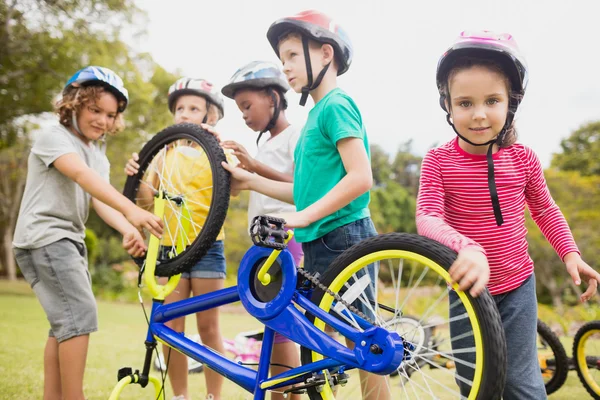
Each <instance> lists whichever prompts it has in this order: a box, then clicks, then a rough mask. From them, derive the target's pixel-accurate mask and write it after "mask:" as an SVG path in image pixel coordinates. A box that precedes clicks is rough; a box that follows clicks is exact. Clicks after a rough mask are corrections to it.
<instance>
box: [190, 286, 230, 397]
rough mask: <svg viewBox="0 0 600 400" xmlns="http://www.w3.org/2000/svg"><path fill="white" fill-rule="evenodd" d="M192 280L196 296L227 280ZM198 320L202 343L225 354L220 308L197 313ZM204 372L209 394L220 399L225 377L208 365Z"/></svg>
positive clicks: (215, 287)
mask: <svg viewBox="0 0 600 400" xmlns="http://www.w3.org/2000/svg"><path fill="white" fill-rule="evenodd" d="M191 281H192V292H193V293H194V296H199V295H201V294H204V293H209V292H214V291H215V290H219V289H222V288H223V286H224V282H225V281H224V280H223V279H209V278H192V279H191ZM196 322H197V324H198V333H199V334H200V338H201V339H202V343H203V344H205V345H207V346H208V347H210V348H211V349H213V350H215V351H216V352H218V353H220V354H225V347H224V346H223V337H222V336H221V328H220V326H219V309H218V308H213V309H211V310H206V311H202V312H199V313H197V314H196ZM204 374H205V378H206V392H207V394H209V395H211V394H212V396H213V399H214V400H220V399H221V389H222V387H223V380H224V378H223V377H222V376H221V375H220V374H218V373H217V372H215V371H213V370H212V369H210V368H208V367H207V368H206V369H205V370H204Z"/></svg>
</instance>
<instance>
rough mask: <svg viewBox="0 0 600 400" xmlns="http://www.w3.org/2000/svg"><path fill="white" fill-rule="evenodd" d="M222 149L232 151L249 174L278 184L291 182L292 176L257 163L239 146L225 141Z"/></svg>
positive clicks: (231, 141) (233, 142)
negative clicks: (252, 173) (254, 174)
mask: <svg viewBox="0 0 600 400" xmlns="http://www.w3.org/2000/svg"><path fill="white" fill-rule="evenodd" d="M223 148H225V149H231V150H233V155H234V156H236V157H237V158H238V160H240V163H241V164H242V165H243V166H244V169H245V170H247V171H250V172H254V173H256V174H258V175H260V176H262V177H265V178H267V179H271V180H274V181H279V182H293V181H294V176H293V175H290V174H284V173H283V172H279V171H277V170H276V169H273V168H271V167H269V166H268V165H266V164H263V163H262V162H260V161H258V160H257V159H255V158H254V157H252V156H251V155H250V153H248V150H246V148H245V147H244V146H242V145H241V144H239V143H237V142H235V141H233V140H227V141H225V142H223Z"/></svg>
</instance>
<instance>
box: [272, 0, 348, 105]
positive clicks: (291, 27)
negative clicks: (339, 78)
mask: <svg viewBox="0 0 600 400" xmlns="http://www.w3.org/2000/svg"><path fill="white" fill-rule="evenodd" d="M287 32H298V33H300V35H301V36H302V46H303V48H304V59H305V61H306V72H307V74H308V83H307V85H306V86H305V87H303V88H302V97H301V98H300V105H305V104H306V99H307V98H308V94H309V92H310V91H311V90H314V89H316V88H317V87H318V86H319V85H320V84H321V80H322V79H323V76H324V75H325V72H327V69H328V68H329V64H327V65H326V66H325V67H324V68H323V69H322V70H321V72H320V73H319V75H318V76H317V79H316V80H315V82H314V83H313V77H312V67H311V62H310V57H309V53H308V49H309V48H308V40H309V39H312V40H314V41H316V42H319V43H327V44H330V45H331V46H333V49H334V54H335V57H336V60H337V63H338V71H337V74H338V75H342V74H343V73H345V72H346V71H348V68H350V64H351V63H352V56H353V54H354V51H353V49H352V43H351V42H350V38H349V37H348V35H347V34H346V32H345V31H344V30H343V29H342V27H340V26H339V25H338V24H336V23H335V22H334V21H333V20H332V19H331V18H330V17H328V16H327V15H325V14H323V13H321V12H319V11H315V10H307V11H303V12H301V13H298V14H296V15H293V16H291V17H284V18H281V19H279V20H277V21H275V22H273V23H272V24H271V26H270V27H269V30H268V31H267V39H268V40H269V43H271V47H273V50H274V51H275V53H276V54H277V57H279V40H280V39H281V37H282V36H283V35H284V34H285V33H287Z"/></svg>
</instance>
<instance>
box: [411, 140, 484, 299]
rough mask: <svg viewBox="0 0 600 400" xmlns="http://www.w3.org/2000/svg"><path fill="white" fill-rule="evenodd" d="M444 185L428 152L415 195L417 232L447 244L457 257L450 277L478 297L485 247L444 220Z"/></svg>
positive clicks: (481, 283) (435, 160)
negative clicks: (417, 191)
mask: <svg viewBox="0 0 600 400" xmlns="http://www.w3.org/2000/svg"><path fill="white" fill-rule="evenodd" d="M444 197H445V194H444V185H443V182H442V172H441V169H440V163H439V161H438V160H437V158H436V157H435V154H434V153H433V152H432V151H430V152H429V153H427V155H426V156H425V157H424V158H423V162H422V164H421V178H420V183H419V195H418V197H417V231H418V233H419V234H420V235H423V236H426V237H428V238H430V239H433V240H435V241H437V242H439V243H442V244H443V245H445V246H447V247H450V248H451V249H452V250H454V251H456V252H457V253H458V257H457V258H456V260H455V261H454V263H453V264H452V266H451V267H450V269H449V271H448V272H449V273H450V277H451V278H452V280H453V281H454V282H458V283H459V288H460V290H463V291H464V290H467V289H469V288H471V290H470V293H471V295H472V296H478V295H479V294H481V292H482V291H483V290H484V288H485V285H486V284H487V282H488V281H489V276H490V271H489V264H488V261H487V257H486V254H485V250H484V248H483V247H482V246H481V245H479V244H478V243H477V242H475V241H474V240H472V239H470V238H468V237H466V236H464V235H462V234H461V233H459V232H458V231H457V230H456V229H454V228H453V227H451V226H450V225H448V224H447V223H446V221H445V219H444Z"/></svg>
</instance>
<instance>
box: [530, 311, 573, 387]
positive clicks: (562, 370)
mask: <svg viewBox="0 0 600 400" xmlns="http://www.w3.org/2000/svg"><path fill="white" fill-rule="evenodd" d="M537 333H538V335H540V336H541V337H542V339H544V341H545V342H546V343H547V344H548V345H549V346H550V348H551V349H552V353H553V354H554V362H555V368H556V369H555V372H554V375H553V376H552V379H550V380H549V381H548V382H546V394H551V393H554V392H556V391H557V390H558V389H560V388H561V387H562V385H563V384H564V383H565V381H566V380H567V375H568V374H569V357H567V352H566V351H565V348H564V347H563V345H562V343H561V342H560V339H559V338H558V336H556V334H555V333H554V332H552V329H550V327H549V326H548V325H546V324H545V323H544V322H542V321H540V320H539V319H538V321H537Z"/></svg>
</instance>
